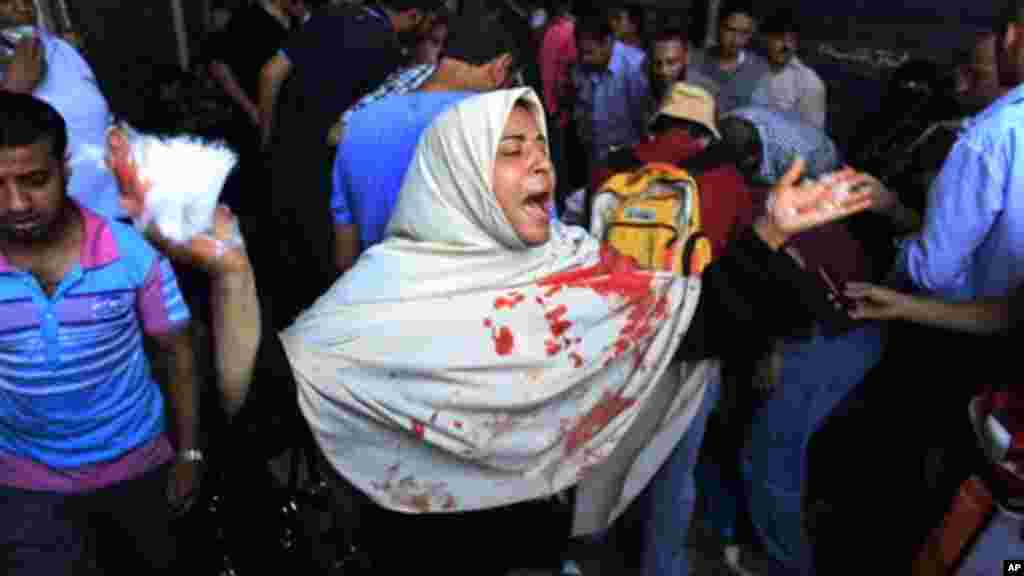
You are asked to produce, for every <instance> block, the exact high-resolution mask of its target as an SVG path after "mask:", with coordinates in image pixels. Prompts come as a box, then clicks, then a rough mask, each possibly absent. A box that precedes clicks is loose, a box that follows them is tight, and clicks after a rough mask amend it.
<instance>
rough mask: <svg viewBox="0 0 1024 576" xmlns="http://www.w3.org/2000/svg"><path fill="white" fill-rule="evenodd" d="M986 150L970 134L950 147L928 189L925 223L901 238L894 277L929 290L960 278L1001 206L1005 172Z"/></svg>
mask: <svg viewBox="0 0 1024 576" xmlns="http://www.w3.org/2000/svg"><path fill="white" fill-rule="evenodd" d="M1002 170H1003V168H1002V167H1001V166H1000V165H998V164H997V160H996V159H995V158H994V155H993V154H992V153H991V152H988V151H986V150H984V149H982V147H981V145H980V144H979V143H978V142H976V141H975V140H973V139H972V138H970V137H961V138H960V140H958V141H957V143H956V144H955V145H954V146H953V150H952V151H951V152H950V154H949V156H948V157H947V159H946V162H945V164H943V166H942V170H941V172H940V173H939V176H938V177H937V178H936V179H935V181H934V183H933V184H932V188H931V190H930V192H929V202H928V209H927V211H926V213H925V218H924V226H923V228H922V230H921V232H920V234H918V235H917V236H915V237H912V238H910V239H908V240H907V241H905V242H904V244H903V246H902V248H901V250H900V253H899V255H898V257H897V260H896V269H895V276H896V279H897V280H905V279H909V280H910V281H912V282H913V283H914V285H916V286H918V287H920V288H923V289H925V290H927V291H930V292H938V291H948V290H950V289H953V288H957V287H959V286H961V285H963V283H964V282H965V280H966V279H965V277H964V272H965V269H966V268H967V266H968V264H969V262H970V260H971V257H972V255H973V253H974V251H975V249H976V248H977V247H978V245H979V244H981V243H982V242H983V241H984V240H985V237H986V236H987V235H988V232H989V229H990V228H991V226H992V223H993V222H994V221H995V219H996V217H997V216H998V215H999V213H1000V212H1001V211H1002V207H1003V200H1004V198H1003V194H1004V189H1005V182H1004V179H1005V177H1006V176H1005V173H1003V172H1002Z"/></svg>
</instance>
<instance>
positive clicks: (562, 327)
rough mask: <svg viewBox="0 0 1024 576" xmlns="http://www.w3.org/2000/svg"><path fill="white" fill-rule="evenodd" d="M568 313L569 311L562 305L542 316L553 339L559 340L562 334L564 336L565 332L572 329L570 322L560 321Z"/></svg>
mask: <svg viewBox="0 0 1024 576" xmlns="http://www.w3.org/2000/svg"><path fill="white" fill-rule="evenodd" d="M568 312H569V309H568V308H566V307H565V305H564V304H563V305H561V306H559V307H558V308H555V309H554V310H552V311H550V312H548V313H547V314H545V315H544V318H546V319H547V321H548V324H549V325H550V326H551V334H552V335H553V336H554V337H555V338H560V337H561V336H562V334H565V332H566V330H568V329H569V328H571V327H572V322H569V321H568V320H563V319H562V316H565V315H566V314H567V313H568Z"/></svg>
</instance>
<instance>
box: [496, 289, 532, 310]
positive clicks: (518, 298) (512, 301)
mask: <svg viewBox="0 0 1024 576" xmlns="http://www.w3.org/2000/svg"><path fill="white" fill-rule="evenodd" d="M523 300H526V296H523V295H522V294H520V293H519V292H512V293H511V294H509V295H508V298H505V297H503V296H502V297H499V298H498V299H497V300H495V301H494V309H495V310H501V309H502V308H508V309H509V310H511V309H513V308H515V307H516V305H517V304H519V303H520V302H522V301H523Z"/></svg>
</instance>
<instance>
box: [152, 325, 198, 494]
mask: <svg viewBox="0 0 1024 576" xmlns="http://www.w3.org/2000/svg"><path fill="white" fill-rule="evenodd" d="M153 339H154V340H155V341H156V342H157V344H158V345H159V346H160V350H161V352H162V353H164V354H167V355H168V356H170V359H171V361H170V362H169V365H170V366H171V374H170V380H169V382H168V383H167V384H168V388H169V390H168V391H167V392H168V394H167V396H168V398H169V399H170V402H171V406H172V408H173V410H174V438H175V440H176V442H177V447H178V451H179V453H180V452H181V451H184V450H191V449H194V448H197V447H198V446H197V440H198V435H199V387H198V379H197V378H196V363H195V350H194V349H193V346H192V331H191V324H185V325H183V326H180V327H179V328H176V329H175V330H173V331H172V332H168V333H166V334H154V335H153ZM182 496H184V494H182Z"/></svg>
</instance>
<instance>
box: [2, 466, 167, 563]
mask: <svg viewBox="0 0 1024 576" xmlns="http://www.w3.org/2000/svg"><path fill="white" fill-rule="evenodd" d="M169 469H170V467H169V466H168V465H165V466H161V467H159V468H157V469H155V470H153V471H151V472H148V473H146V474H144V475H143V476H140V477H138V478H136V479H133V480H128V481H126V482H121V483H119V484H115V485H113V486H109V487H107V488H102V489H100V490H96V491H93V492H88V493H84V494H71V495H67V494H56V493H51V492H33V491H27V490H20V489H17V488H11V487H0V572H2V573H3V574H6V575H8V576H22V575H24V576H38V575H42V574H45V575H46V576H61V575H68V576H72V575H73V576H80V575H88V576H95V575H102V574H124V573H128V574H132V573H134V574H165V573H166V574H170V573H172V572H171V568H172V563H173V561H174V559H175V556H176V548H177V547H176V542H175V539H174V537H173V536H172V534H171V531H170V519H171V512H170V508H169V506H168V502H167V482H168V471H169Z"/></svg>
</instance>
